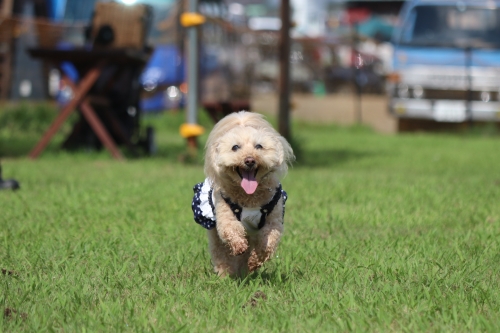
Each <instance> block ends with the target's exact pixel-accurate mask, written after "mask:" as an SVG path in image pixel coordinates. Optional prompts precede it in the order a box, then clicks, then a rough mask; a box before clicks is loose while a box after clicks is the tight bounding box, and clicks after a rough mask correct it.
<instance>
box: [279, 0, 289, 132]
mask: <svg viewBox="0 0 500 333" xmlns="http://www.w3.org/2000/svg"><path fill="white" fill-rule="evenodd" d="M278 49H279V61H280V77H279V112H278V117H279V120H278V131H279V132H280V134H281V135H282V136H283V137H285V138H286V139H287V140H290V138H291V131H290V0H281V31H280V40H279V46H278Z"/></svg>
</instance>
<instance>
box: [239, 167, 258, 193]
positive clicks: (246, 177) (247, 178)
mask: <svg viewBox="0 0 500 333" xmlns="http://www.w3.org/2000/svg"><path fill="white" fill-rule="evenodd" d="M253 173H254V171H253V170H252V171H244V170H242V172H241V174H242V176H243V179H242V180H241V187H243V189H244V190H245V192H247V194H253V192H255V190H256V189H257V185H259V183H257V180H255V176H254V175H253Z"/></svg>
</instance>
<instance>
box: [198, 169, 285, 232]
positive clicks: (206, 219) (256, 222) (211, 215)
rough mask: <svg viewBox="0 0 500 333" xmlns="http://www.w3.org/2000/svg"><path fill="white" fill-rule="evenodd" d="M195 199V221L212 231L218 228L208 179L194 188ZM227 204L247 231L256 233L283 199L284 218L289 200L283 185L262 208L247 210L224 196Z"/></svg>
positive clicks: (279, 186)
mask: <svg viewBox="0 0 500 333" xmlns="http://www.w3.org/2000/svg"><path fill="white" fill-rule="evenodd" d="M193 191H194V197H193V203H192V204H191V208H192V210H193V213H194V220H195V221H196V223H198V224H199V225H201V226H202V227H203V228H205V229H207V230H210V229H213V228H215V226H216V222H217V220H216V218H215V206H214V199H213V195H214V193H213V188H212V186H211V185H210V180H209V179H208V178H207V179H205V181H204V182H203V183H198V184H196V185H195V186H194V187H193ZM222 198H223V199H224V201H225V202H226V204H227V205H228V206H229V208H231V211H232V212H233V214H234V216H235V217H236V219H237V220H238V221H240V222H241V223H242V224H243V226H244V227H245V229H246V230H247V231H250V232H251V231H256V230H259V229H261V228H262V227H263V226H264V225H265V224H266V217H267V216H268V215H269V214H271V212H272V211H273V209H274V207H275V206H276V204H277V203H278V201H279V200H280V198H283V217H284V216H285V202H286V199H287V198H288V196H287V194H286V192H285V191H284V190H283V189H282V188H281V184H279V185H278V187H277V188H276V192H275V194H274V196H273V198H272V199H271V201H269V202H268V203H267V204H265V205H263V206H261V207H255V208H247V207H242V206H240V205H238V204H237V203H234V202H232V201H231V200H230V199H229V198H226V197H224V196H223V195H222Z"/></svg>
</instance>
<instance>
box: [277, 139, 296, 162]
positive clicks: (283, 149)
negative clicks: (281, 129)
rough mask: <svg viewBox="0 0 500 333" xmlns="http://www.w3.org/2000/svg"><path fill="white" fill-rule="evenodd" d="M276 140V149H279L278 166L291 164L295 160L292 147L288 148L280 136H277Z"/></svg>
mask: <svg viewBox="0 0 500 333" xmlns="http://www.w3.org/2000/svg"><path fill="white" fill-rule="evenodd" d="M278 140H279V144H278V147H279V148H280V149H279V151H278V155H279V162H280V164H289V163H292V162H293V161H294V160H295V156H294V155H293V149H292V147H291V146H290V144H289V143H288V141H286V139H285V138H284V137H282V136H281V135H280V136H279V138H278Z"/></svg>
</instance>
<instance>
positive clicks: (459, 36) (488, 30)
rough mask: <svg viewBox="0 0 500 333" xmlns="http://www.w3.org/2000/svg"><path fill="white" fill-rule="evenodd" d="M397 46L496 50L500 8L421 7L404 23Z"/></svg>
mask: <svg viewBox="0 0 500 333" xmlns="http://www.w3.org/2000/svg"><path fill="white" fill-rule="evenodd" d="M401 44H405V45H414V46H438V47H439V46H443V47H473V48H492V47H495V48H498V47H499V46H500V9H489V8H480V7H465V6H436V5H434V6H432V5H422V6H417V7H415V8H413V10H412V11H411V12H410V13H409V16H408V17H407V19H406V22H405V23H404V26H403V30H402V34H401Z"/></svg>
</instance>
